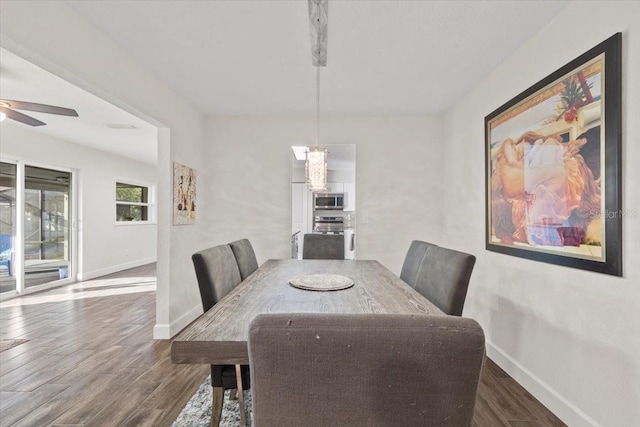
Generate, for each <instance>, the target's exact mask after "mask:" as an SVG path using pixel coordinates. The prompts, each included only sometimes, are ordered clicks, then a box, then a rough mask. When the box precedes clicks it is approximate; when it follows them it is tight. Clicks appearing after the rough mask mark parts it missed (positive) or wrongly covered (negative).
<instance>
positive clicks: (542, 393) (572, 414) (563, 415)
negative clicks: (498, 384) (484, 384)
mask: <svg viewBox="0 0 640 427" xmlns="http://www.w3.org/2000/svg"><path fill="white" fill-rule="evenodd" d="M486 347H487V356H489V358H490V359H491V360H493V361H494V362H495V363H496V364H497V365H498V366H500V367H501V368H502V369H503V370H504V371H505V372H506V373H507V374H509V375H510V376H511V377H512V378H513V379H514V380H516V381H517V382H518V383H520V385H522V386H523V387H524V388H525V389H526V390H527V391H528V392H529V393H531V394H532V395H533V396H534V397H535V398H536V399H538V400H539V401H540V402H541V403H542V404H543V405H544V406H546V407H547V408H548V409H549V410H550V411H551V412H553V413H554V414H555V415H556V416H557V417H558V418H560V419H561V420H562V421H563V422H564V423H566V424H567V425H570V426H572V427H573V426H585V427H586V426H588V427H602V426H601V424H599V423H598V422H597V421H596V420H594V419H593V418H591V417H590V416H589V415H587V414H585V413H584V412H583V411H582V410H580V408H578V407H577V406H575V405H574V404H573V403H571V402H569V400H567V399H566V398H565V397H564V396H562V395H561V394H560V393H558V392H557V391H555V390H554V389H553V388H551V387H550V386H549V384H547V383H545V382H544V381H542V380H541V379H540V378H538V377H537V376H536V375H535V374H534V373H533V372H531V371H529V370H528V369H527V368H525V367H524V366H522V365H520V364H519V363H518V362H517V361H516V360H514V359H513V358H512V357H511V356H509V355H508V354H507V353H505V352H504V351H502V350H501V349H500V348H499V347H497V346H496V345H494V344H493V343H492V342H490V341H487V342H486Z"/></svg>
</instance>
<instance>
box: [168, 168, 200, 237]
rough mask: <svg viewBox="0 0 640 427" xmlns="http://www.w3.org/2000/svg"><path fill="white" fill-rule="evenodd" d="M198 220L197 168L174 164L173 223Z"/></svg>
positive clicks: (180, 223) (191, 222)
mask: <svg viewBox="0 0 640 427" xmlns="http://www.w3.org/2000/svg"><path fill="white" fill-rule="evenodd" d="M195 221H196V170H195V169H191V168H190V167H188V166H185V165H181V164H180V163H174V164H173V225H185V224H193V223H194V222H195Z"/></svg>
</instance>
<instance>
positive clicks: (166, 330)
mask: <svg viewBox="0 0 640 427" xmlns="http://www.w3.org/2000/svg"><path fill="white" fill-rule="evenodd" d="M201 314H202V306H201V305H200V304H197V305H196V306H194V307H193V308H191V309H190V310H189V311H187V312H186V313H184V314H183V315H182V316H180V317H178V318H177V319H176V320H174V321H173V322H171V324H170V325H169V324H166V323H158V324H156V325H155V326H154V327H153V339H154V340H168V339H171V338H172V337H174V336H175V335H177V334H178V332H180V331H181V330H183V329H184V328H185V327H186V326H187V325H188V324H189V323H191V322H193V321H194V320H195V319H196V318H197V317H198V316H200V315H201Z"/></svg>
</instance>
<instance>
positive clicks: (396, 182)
mask: <svg viewBox="0 0 640 427" xmlns="http://www.w3.org/2000/svg"><path fill="white" fill-rule="evenodd" d="M309 141H315V122H314V118H313V117H216V118H210V119H209V121H208V127H207V151H206V159H207V163H208V164H209V165H210V167H208V168H207V170H206V171H205V175H204V179H205V180H206V182H207V188H206V189H204V188H203V191H207V197H206V201H207V203H211V205H210V206H206V210H207V212H210V214H211V217H210V218H209V223H208V224H207V236H208V238H209V239H210V241H211V243H224V242H228V241H230V240H233V239H237V238H241V237H247V238H249V239H250V240H251V242H252V243H253V245H254V248H255V251H256V256H257V257H258V261H259V262H260V263H262V262H264V261H265V260H267V259H269V258H283V257H284V258H287V257H289V254H290V249H289V239H290V236H291V206H290V201H291V184H290V183H291V171H290V167H291V166H290V165H291V145H301V144H305V143H307V142H309ZM322 143H324V144H356V192H357V200H358V201H357V204H358V206H357V219H356V223H357V228H358V236H357V242H358V243H357V244H358V249H357V250H358V258H360V259H377V260H380V261H381V262H382V263H383V264H384V265H385V266H387V267H388V268H390V269H391V270H393V271H395V272H396V273H399V272H400V267H401V265H402V261H403V259H404V256H405V254H406V250H407V249H408V248H409V243H410V242H411V240H412V239H420V238H422V239H433V238H434V236H438V235H439V233H440V231H441V223H440V208H441V207H440V205H439V199H440V188H441V185H442V178H441V176H442V163H441V161H440V159H441V156H442V125H441V120H440V118H439V117H402V116H398V117H390V116H341V117H323V118H322V120H321V144H322Z"/></svg>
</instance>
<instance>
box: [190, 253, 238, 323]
mask: <svg viewBox="0 0 640 427" xmlns="http://www.w3.org/2000/svg"><path fill="white" fill-rule="evenodd" d="M191 259H192V261H193V266H194V267H195V270H196V277H197V279H198V286H199V288H200V298H201V299H202V308H203V309H204V311H205V312H206V311H208V310H209V309H210V308H211V307H213V306H214V304H216V303H217V302H218V301H219V300H220V299H222V297H224V296H225V295H227V294H228V293H229V292H231V291H232V290H233V288H235V287H236V286H237V285H238V284H239V283H240V282H241V281H242V279H241V278H240V270H239V269H238V263H237V262H236V258H235V256H234V255H233V251H232V250H231V247H230V246H229V245H219V246H214V247H211V248H208V249H204V250H202V251H199V252H196V253H194V254H193V255H192V256H191Z"/></svg>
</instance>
